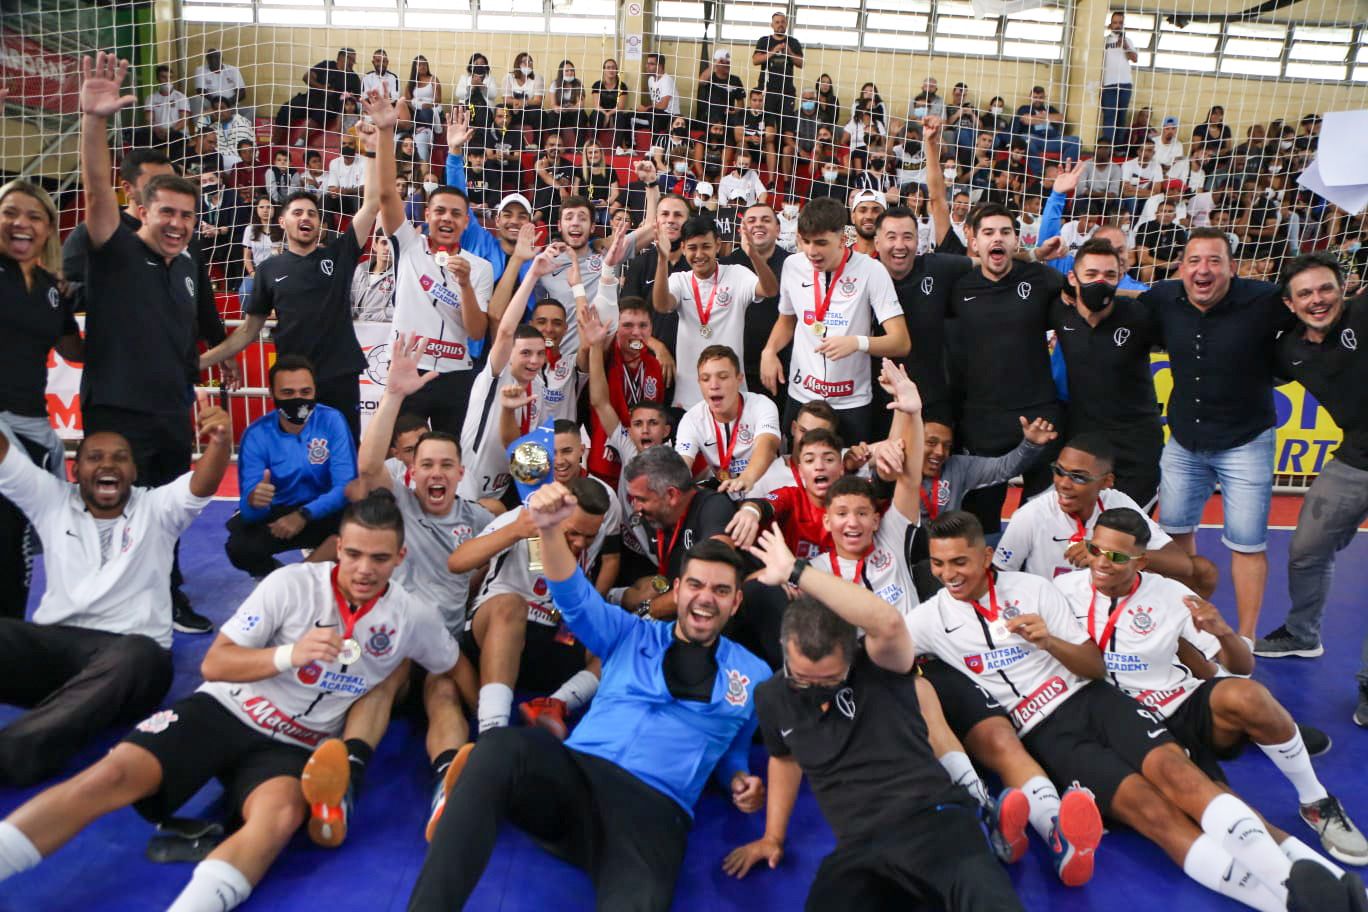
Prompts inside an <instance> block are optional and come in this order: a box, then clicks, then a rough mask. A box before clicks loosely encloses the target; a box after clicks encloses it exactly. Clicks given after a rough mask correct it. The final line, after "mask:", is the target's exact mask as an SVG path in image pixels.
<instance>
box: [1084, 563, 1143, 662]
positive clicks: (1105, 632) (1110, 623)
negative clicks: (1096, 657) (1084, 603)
mask: <svg viewBox="0 0 1368 912" xmlns="http://www.w3.org/2000/svg"><path fill="white" fill-rule="evenodd" d="M1139 588H1140V574H1139V573H1137V574H1135V582H1134V583H1132V584H1131V591H1130V592H1128V593H1126V597H1125V598H1123V599H1121V601H1119V602H1117V603H1116V609H1115V610H1114V611H1112V613H1111V614H1110V615H1108V616H1107V623H1106V624H1105V625H1103V627H1102V636H1100V637H1099V636H1098V635H1097V628H1096V618H1095V617H1094V613H1095V612H1096V611H1097V587H1096V586H1093V587H1092V599H1091V600H1090V601H1089V602H1088V636H1090V637H1092V638H1093V641H1094V642H1096V643H1097V645H1098V646H1101V647H1102V650H1103V651H1104V652H1105V651H1106V649H1107V647H1106V645H1105V644H1106V643H1110V642H1111V637H1112V632H1113V631H1114V630H1116V622H1117V621H1119V620H1121V612H1122V611H1124V610H1125V608H1126V603H1127V602H1129V601H1130V600H1131V596H1132V595H1135V590H1137V589H1139Z"/></svg>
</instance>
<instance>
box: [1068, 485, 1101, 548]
mask: <svg viewBox="0 0 1368 912" xmlns="http://www.w3.org/2000/svg"><path fill="white" fill-rule="evenodd" d="M1104 509H1106V508H1105V507H1103V506H1102V498H1100V497H1099V498H1097V512H1099V513H1101V512H1102V511H1103V510H1104ZM1069 518H1070V519H1072V520H1073V521H1074V522H1075V523H1077V524H1078V528H1077V529H1075V530H1074V534H1073V535H1070V536H1069V544H1077V543H1078V542H1081V541H1082V540H1083V539H1085V538H1087V537H1088V524H1087V522H1086V521H1085V520H1082V519H1079V518H1078V517H1077V516H1074V515H1073V514H1072V513H1070V514H1069Z"/></svg>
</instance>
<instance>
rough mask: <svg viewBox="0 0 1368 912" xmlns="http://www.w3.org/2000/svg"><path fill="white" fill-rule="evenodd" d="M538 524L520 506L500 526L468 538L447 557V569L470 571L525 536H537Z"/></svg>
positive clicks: (454, 571)
mask: <svg viewBox="0 0 1368 912" xmlns="http://www.w3.org/2000/svg"><path fill="white" fill-rule="evenodd" d="M536 535H537V526H536V524H535V523H534V522H532V516H531V515H530V514H529V513H528V512H527V511H526V510H524V509H522V508H519V512H518V516H517V518H516V519H512V520H510V521H508V522H506V523H504V524H503V525H502V526H499V528H497V529H494V530H492V531H488V532H485V533H484V534H482V535H476V536H475V537H474V538H468V539H466V540H465V541H464V542H462V543H461V545H460V547H458V548H457V549H456V550H455V551H452V552H451V556H450V557H448V558H447V570H449V571H451V572H452V573H469V572H470V571H472V570H475V569H476V568H478V567H483V566H484V565H485V564H487V563H489V562H490V561H492V560H493V559H494V558H496V557H498V556H499V555H500V554H502V553H503V552H505V551H507V550H508V549H509V548H511V547H513V546H514V545H515V544H517V543H518V542H519V541H521V540H522V539H524V538H535V537H536Z"/></svg>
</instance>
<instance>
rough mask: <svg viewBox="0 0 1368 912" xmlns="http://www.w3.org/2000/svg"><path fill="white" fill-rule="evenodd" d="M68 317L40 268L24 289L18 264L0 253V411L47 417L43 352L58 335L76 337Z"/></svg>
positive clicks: (63, 300)
mask: <svg viewBox="0 0 1368 912" xmlns="http://www.w3.org/2000/svg"><path fill="white" fill-rule="evenodd" d="M73 313H74V311H73V310H72V302H71V298H70V297H68V296H66V295H63V294H62V292H61V291H60V290H59V289H58V287H57V283H56V281H55V280H54V279H53V277H52V276H51V275H50V274H49V273H48V271H47V270H46V269H44V268H42V267H41V266H35V267H34V269H33V287H32V288H30V287H29V286H28V283H27V282H25V281H24V272H23V270H22V269H21V268H20V266H19V263H18V262H16V261H15V260H12V259H10V258H9V257H7V256H5V255H4V254H0V364H4V365H5V382H4V383H3V384H0V412H12V413H14V414H16V415H24V416H25V417H29V418H42V417H44V416H45V415H47V374H48V370H47V359H48V352H49V351H50V350H51V349H52V347H53V346H54V345H56V344H57V340H58V339H60V338H62V337H63V336H75V335H79V334H80V332H81V329H80V327H79V326H77V325H76V318H75V316H73Z"/></svg>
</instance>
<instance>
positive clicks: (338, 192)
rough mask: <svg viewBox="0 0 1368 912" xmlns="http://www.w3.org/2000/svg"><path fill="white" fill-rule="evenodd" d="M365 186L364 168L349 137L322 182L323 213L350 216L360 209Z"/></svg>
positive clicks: (334, 219)
mask: <svg viewBox="0 0 1368 912" xmlns="http://www.w3.org/2000/svg"><path fill="white" fill-rule="evenodd" d="M365 186H366V166H365V164H364V163H363V162H362V160H361V159H360V158H359V157H358V156H357V154H356V146H354V145H353V144H352V140H351V139H350V137H349V138H348V140H347V141H346V142H344V143H343V145H342V154H341V155H339V156H338V157H337V158H334V159H333V160H332V161H331V162H330V163H329V164H328V176H327V177H326V178H325V179H324V181H323V211H324V212H326V213H329V214H331V215H332V216H333V222H334V225H336V224H337V216H340V215H346V216H352V215H355V214H356V210H357V209H359V208H360V207H361V191H362V190H363V189H365Z"/></svg>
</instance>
